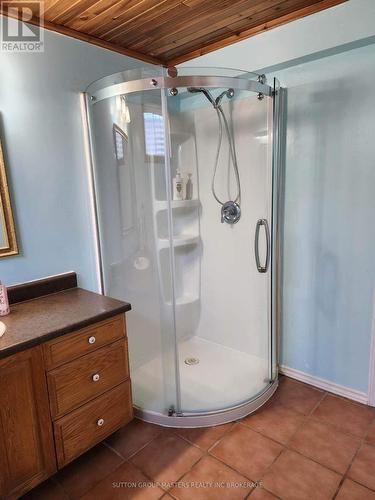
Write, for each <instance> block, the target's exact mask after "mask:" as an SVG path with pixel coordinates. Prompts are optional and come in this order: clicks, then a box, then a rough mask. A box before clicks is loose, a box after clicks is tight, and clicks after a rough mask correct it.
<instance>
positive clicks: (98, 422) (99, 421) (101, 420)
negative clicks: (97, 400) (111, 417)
mask: <svg viewBox="0 0 375 500" xmlns="http://www.w3.org/2000/svg"><path fill="white" fill-rule="evenodd" d="M96 425H97V426H98V427H101V426H102V425H104V419H103V418H99V420H98V421H97V422H96Z"/></svg>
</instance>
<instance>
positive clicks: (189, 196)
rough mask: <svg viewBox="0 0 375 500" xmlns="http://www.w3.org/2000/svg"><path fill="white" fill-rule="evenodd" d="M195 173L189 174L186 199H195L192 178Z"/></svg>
mask: <svg viewBox="0 0 375 500" xmlns="http://www.w3.org/2000/svg"><path fill="white" fill-rule="evenodd" d="M192 175H193V174H188V180H187V182H186V194H185V200H192V199H193V181H192V180H191V177H192Z"/></svg>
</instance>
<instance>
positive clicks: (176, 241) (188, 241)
mask: <svg viewBox="0 0 375 500" xmlns="http://www.w3.org/2000/svg"><path fill="white" fill-rule="evenodd" d="M199 240H200V238H199V236H197V235H192V234H184V235H181V236H175V237H174V238H173V240H172V244H173V246H174V247H184V246H187V245H196V244H197V243H199ZM158 243H159V248H160V249H162V248H169V245H170V242H169V239H168V238H160V239H159V242H158Z"/></svg>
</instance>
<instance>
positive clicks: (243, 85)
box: [83, 76, 286, 427]
mask: <svg viewBox="0 0 375 500" xmlns="http://www.w3.org/2000/svg"><path fill="white" fill-rule="evenodd" d="M179 87H184V88H187V87H206V88H228V89H234V90H245V91H251V92H254V94H255V96H259V95H263V96H267V97H270V98H272V99H273V111H272V113H273V130H272V174H271V175H272V210H271V213H272V233H271V279H270V282H271V285H270V286H271V306H270V307H271V342H270V351H271V352H270V358H269V359H270V360H271V366H272V367H275V369H274V370H272V373H270V379H269V383H268V385H267V387H266V388H265V389H264V390H263V391H262V392H261V393H259V394H257V395H256V396H253V397H252V398H251V399H249V400H248V401H245V402H244V403H242V404H239V405H235V406H232V407H230V408H224V409H222V410H217V411H207V412H203V413H187V412H184V413H183V414H177V415H176V414H172V415H171V416H168V415H167V414H162V413H156V412H153V411H149V410H143V409H142V408H139V407H136V406H135V408H134V409H135V415H136V416H137V417H138V418H139V419H141V420H144V421H146V422H150V423H155V424H159V425H162V426H165V427H209V426H213V425H219V424H224V423H227V422H231V421H233V420H237V419H239V418H242V417H244V416H246V415H248V414H250V413H252V412H254V411H256V410H257V409H258V408H260V407H261V406H262V405H263V404H264V403H265V402H267V401H268V400H269V399H270V397H271V396H272V395H273V394H274V392H275V391H276V389H277V386H278V359H279V342H280V340H279V339H280V336H281V300H282V295H281V284H282V244H281V237H282V209H283V199H284V190H283V177H284V174H283V161H282V156H283V154H284V147H283V142H284V126H283V110H284V104H283V103H284V101H285V98H286V91H285V90H284V89H282V88H281V87H280V85H279V83H278V81H277V80H276V79H274V81H273V85H272V86H270V85H268V84H266V83H265V80H264V79H263V78H261V79H258V80H247V79H245V78H238V77H237V78H236V77H226V76H176V77H175V78H171V77H168V76H165V77H159V76H157V77H154V78H151V79H150V78H144V79H140V80H133V81H128V82H122V83H117V84H112V85H109V86H107V87H104V88H102V89H99V90H97V91H95V92H94V93H92V94H89V93H83V96H85V99H86V103H87V104H86V107H85V109H84V110H83V113H84V116H83V119H84V123H85V124H86V126H85V127H84V128H85V134H87V136H89V130H90V117H89V109H88V108H90V106H92V105H95V103H96V102H99V101H101V100H103V99H107V98H110V97H114V96H120V95H126V94H131V93H134V92H141V91H147V90H155V89H160V90H164V91H165V94H166V93H167V92H168V91H169V90H170V89H178V88H179ZM165 94H164V99H165ZM172 95H173V94H172ZM86 129H87V130H86ZM86 139H87V138H86ZM87 140H88V142H89V143H90V140H89V138H88V139H87ZM90 156H91V158H88V160H87V161H88V165H89V168H90V171H91V174H90V176H88V177H89V183H90V189H91V190H92V192H93V193H94V194H95V187H94V175H95V173H94V171H93V170H94V169H93V158H94V155H93V151H92V150H91V152H90ZM93 220H94V225H95V229H94V232H95V234H96V235H98V233H99V225H98V215H97V213H96V211H95V213H93ZM95 240H96V244H97V245H99V238H95ZM98 255H99V257H98V258H99V260H100V262H98V263H97V264H98V268H99V269H100V272H99V281H100V289H101V291H103V290H104V282H103V269H102V262H101V259H100V247H99V249H98Z"/></svg>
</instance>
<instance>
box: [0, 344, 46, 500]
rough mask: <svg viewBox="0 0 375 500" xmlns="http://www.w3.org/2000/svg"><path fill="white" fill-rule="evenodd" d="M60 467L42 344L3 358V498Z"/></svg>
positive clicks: (0, 417)
mask: <svg viewBox="0 0 375 500" xmlns="http://www.w3.org/2000/svg"><path fill="white" fill-rule="evenodd" d="M55 470H56V460H55V453H54V445H53V438H52V424H51V418H50V414H49V408H48V393H47V384H46V379H45V373H44V364H43V356H42V349H41V346H38V347H34V348H32V349H28V350H26V351H23V352H20V353H18V354H15V355H13V356H10V357H8V358H5V359H3V360H0V498H8V497H9V498H17V497H18V496H19V495H21V494H22V493H24V492H26V491H28V490H29V489H31V488H33V487H34V486H36V485H37V484H38V483H40V482H41V481H43V480H44V479H46V478H47V477H48V476H50V475H51V474H53V473H54V471H55Z"/></svg>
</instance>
